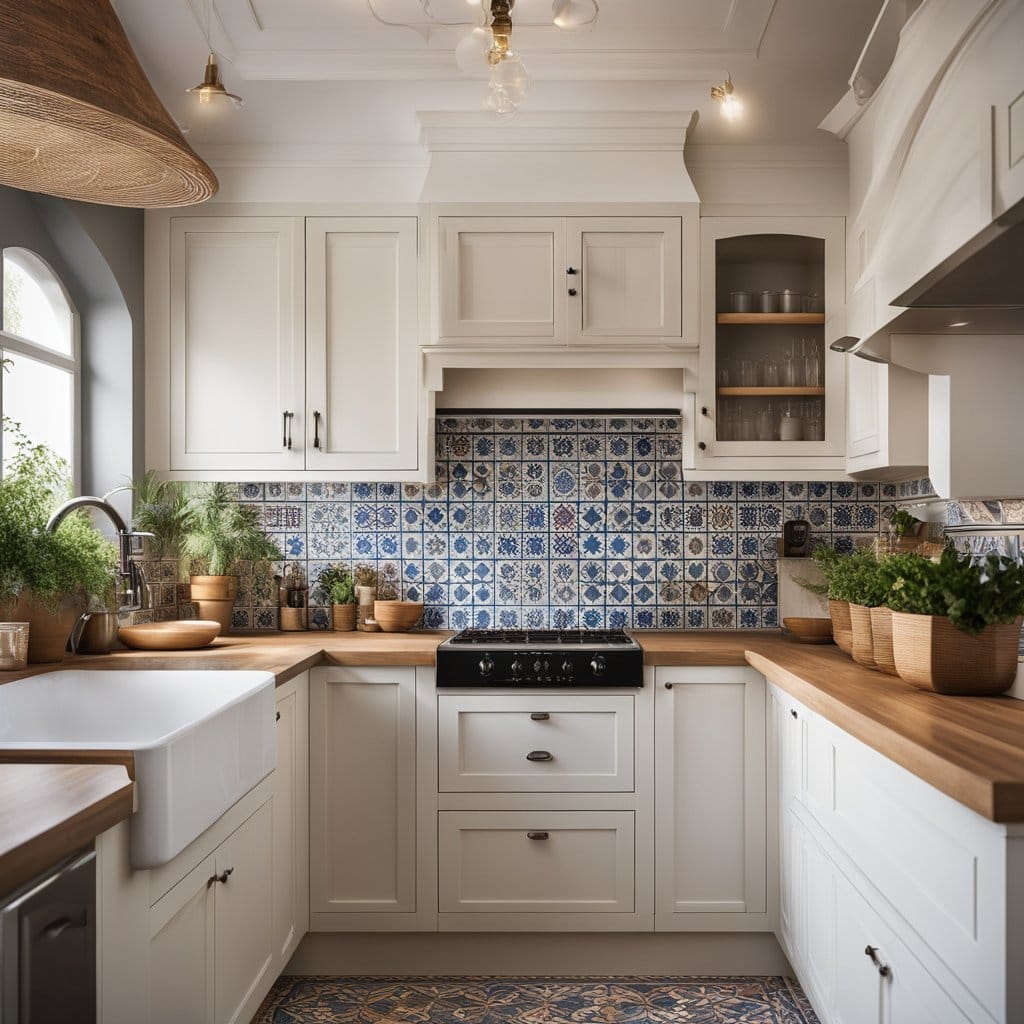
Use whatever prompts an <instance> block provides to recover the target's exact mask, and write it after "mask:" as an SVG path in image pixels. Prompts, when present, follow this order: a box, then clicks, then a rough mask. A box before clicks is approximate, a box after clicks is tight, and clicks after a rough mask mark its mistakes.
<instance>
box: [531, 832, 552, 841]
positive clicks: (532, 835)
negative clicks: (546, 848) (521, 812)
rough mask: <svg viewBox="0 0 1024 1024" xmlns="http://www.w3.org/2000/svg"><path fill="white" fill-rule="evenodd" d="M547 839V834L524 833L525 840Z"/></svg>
mask: <svg viewBox="0 0 1024 1024" xmlns="http://www.w3.org/2000/svg"><path fill="white" fill-rule="evenodd" d="M547 837H548V834H547V832H527V833H526V838H527V839H547Z"/></svg>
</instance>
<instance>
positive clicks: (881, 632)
mask: <svg viewBox="0 0 1024 1024" xmlns="http://www.w3.org/2000/svg"><path fill="white" fill-rule="evenodd" d="M871 643H872V645H873V646H874V651H875V668H877V669H878V670H879V672H884V673H885V674H886V675H887V676H895V675H898V674H899V673H897V671H896V660H895V659H894V658H893V653H892V612H891V611H890V610H889V609H888V608H872V609H871Z"/></svg>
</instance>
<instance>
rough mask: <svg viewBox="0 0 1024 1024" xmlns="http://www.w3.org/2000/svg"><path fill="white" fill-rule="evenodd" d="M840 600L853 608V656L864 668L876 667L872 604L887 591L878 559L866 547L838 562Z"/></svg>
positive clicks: (836, 582)
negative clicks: (883, 586)
mask: <svg viewBox="0 0 1024 1024" xmlns="http://www.w3.org/2000/svg"><path fill="white" fill-rule="evenodd" d="M830 592H834V593H835V595H836V597H837V598H838V599H839V600H843V601H846V602H847V603H848V605H849V609H850V633H851V639H850V651H849V654H850V657H852V658H853V660H854V661H855V662H857V664H858V665H863V666H864V667H865V668H877V665H876V663H875V650H874V641H873V639H872V631H871V606H872V605H874V604H880V603H881V601H882V598H883V596H884V593H883V592H882V590H881V587H880V577H879V571H878V559H877V558H876V557H875V554H874V552H873V551H871V550H869V549H867V548H864V549H861V550H859V551H854V552H852V553H851V554H849V555H847V556H846V557H845V558H843V559H841V560H840V561H839V562H838V563H837V568H836V572H835V575H834V577H833V582H832V585H831V591H830Z"/></svg>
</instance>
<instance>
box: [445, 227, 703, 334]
mask: <svg viewBox="0 0 1024 1024" xmlns="http://www.w3.org/2000/svg"><path fill="white" fill-rule="evenodd" d="M696 243H697V239H696V223H695V220H694V219H693V218H692V217H686V216H658V217H631V216H616V217H529V216H525V217H523V216H499V217H475V216H474V217H462V216H460V217H449V216H441V217H440V218H439V220H438V275H437V276H438V289H439V294H438V302H437V309H438V321H439V322H438V327H437V337H438V340H439V341H440V343H442V344H453V343H454V344H475V345H481V346H487V345H496V344H500V345H509V344H512V345H515V344H523V345H536V344H545V343H547V344H553V345H565V344H575V345H596V344H618V345H622V344H623V343H631V344H636V343H640V344H643V343H652V342H653V343H661V344H664V343H668V344H673V345H681V344H694V343H695V341H696V331H695V330H691V331H688V332H684V323H686V319H685V318H684V310H685V312H686V313H690V307H693V311H692V320H693V322H694V326H695V320H696V308H695V306H696V303H695V297H696V287H697V281H696V260H695V259H693V260H691V261H689V262H688V263H687V266H688V268H690V270H691V273H690V274H689V275H688V274H687V273H686V272H685V271H684V269H683V254H684V251H685V248H686V247H687V246H689V247H690V248H691V250H693V251H694V253H695V250H696Z"/></svg>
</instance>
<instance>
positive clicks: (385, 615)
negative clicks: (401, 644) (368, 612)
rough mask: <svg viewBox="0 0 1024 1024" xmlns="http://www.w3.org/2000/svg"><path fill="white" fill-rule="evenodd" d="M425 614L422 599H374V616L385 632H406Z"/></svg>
mask: <svg viewBox="0 0 1024 1024" xmlns="http://www.w3.org/2000/svg"><path fill="white" fill-rule="evenodd" d="M422 615H423V602H422V601H374V602H373V617H374V619H375V620H376V621H377V624H378V625H379V626H380V628H381V630H383V632H385V633H405V632H406V631H407V630H410V629H412V628H413V626H415V625H416V623H417V622H419V621H420V617H421V616H422Z"/></svg>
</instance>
